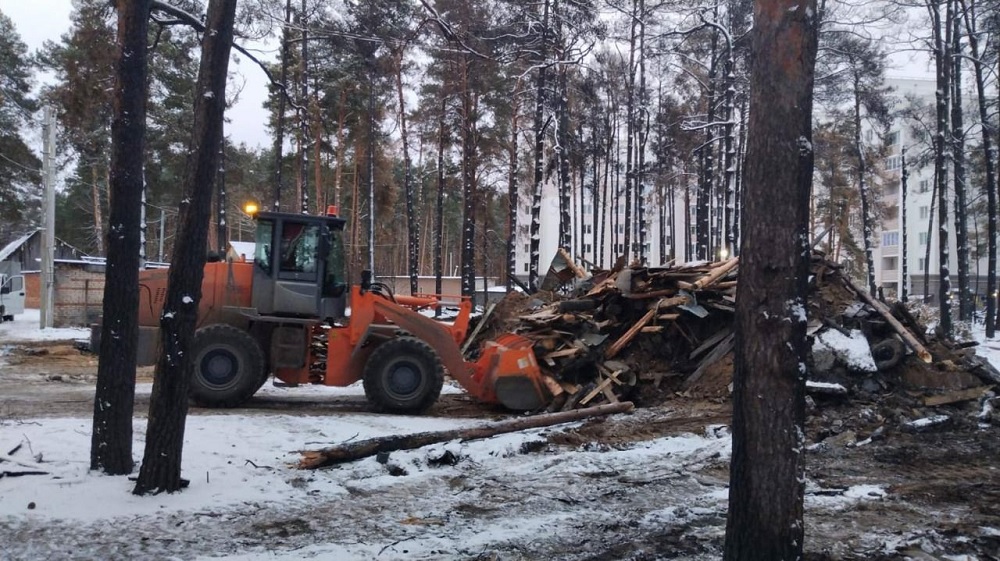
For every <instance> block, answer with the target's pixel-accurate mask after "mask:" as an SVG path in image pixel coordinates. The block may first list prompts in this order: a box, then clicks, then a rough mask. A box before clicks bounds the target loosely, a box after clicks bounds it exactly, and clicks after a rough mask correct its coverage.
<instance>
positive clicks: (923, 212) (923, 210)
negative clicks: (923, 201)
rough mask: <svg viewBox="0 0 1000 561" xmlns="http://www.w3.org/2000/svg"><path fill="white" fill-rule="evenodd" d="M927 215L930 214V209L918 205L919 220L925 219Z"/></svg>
mask: <svg viewBox="0 0 1000 561" xmlns="http://www.w3.org/2000/svg"><path fill="white" fill-rule="evenodd" d="M929 215H930V211H928V210H927V207H925V206H922V207H920V219H921V220H927V216H929Z"/></svg>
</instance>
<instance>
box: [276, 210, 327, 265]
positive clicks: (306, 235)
mask: <svg viewBox="0 0 1000 561" xmlns="http://www.w3.org/2000/svg"><path fill="white" fill-rule="evenodd" d="M319 232H320V228H319V225H318V224H296V223H294V222H285V223H284V224H282V228H281V251H280V256H281V260H280V261H279V265H278V270H279V272H281V273H309V274H312V275H313V276H314V275H315V273H316V258H317V253H318V250H319Z"/></svg>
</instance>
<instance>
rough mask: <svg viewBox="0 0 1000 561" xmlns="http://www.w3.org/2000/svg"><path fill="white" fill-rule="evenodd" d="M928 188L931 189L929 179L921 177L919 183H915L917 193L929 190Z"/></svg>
mask: <svg viewBox="0 0 1000 561" xmlns="http://www.w3.org/2000/svg"><path fill="white" fill-rule="evenodd" d="M930 190H931V180H930V179H921V180H920V183H919V184H918V185H917V192H918V193H926V192H927V191H930Z"/></svg>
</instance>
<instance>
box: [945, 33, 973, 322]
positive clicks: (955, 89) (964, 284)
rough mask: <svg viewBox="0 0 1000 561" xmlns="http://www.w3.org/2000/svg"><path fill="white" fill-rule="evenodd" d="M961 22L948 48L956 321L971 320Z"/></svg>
mask: <svg viewBox="0 0 1000 561" xmlns="http://www.w3.org/2000/svg"><path fill="white" fill-rule="evenodd" d="M960 24H961V20H960V19H959V18H958V17H954V18H953V22H952V38H951V45H952V50H953V56H952V61H953V63H952V80H951V82H952V102H951V148H950V151H951V154H952V159H953V160H954V165H955V169H954V170H953V171H954V177H955V244H956V246H957V249H958V255H957V257H958V318H959V319H960V320H962V321H972V289H971V287H970V279H969V225H968V222H969V220H968V215H969V211H968V208H966V207H967V205H966V191H965V187H966V185H965V175H966V174H965V123H964V119H963V116H962V36H961V33H960V30H961V28H960Z"/></svg>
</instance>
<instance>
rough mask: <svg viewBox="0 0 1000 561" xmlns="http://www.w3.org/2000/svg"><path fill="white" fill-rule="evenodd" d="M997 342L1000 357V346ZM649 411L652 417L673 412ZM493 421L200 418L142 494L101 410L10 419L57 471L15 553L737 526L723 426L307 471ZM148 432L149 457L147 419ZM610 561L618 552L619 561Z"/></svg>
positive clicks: (29, 333)
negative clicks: (322, 457)
mask: <svg viewBox="0 0 1000 561" xmlns="http://www.w3.org/2000/svg"><path fill="white" fill-rule="evenodd" d="M36 314H37V312H36ZM26 315H27V316H28V317H27V318H24V317H19V318H18V320H17V321H15V322H12V323H8V324H3V325H0V346H2V343H4V342H8V341H26V340H47V339H59V338H63V339H77V338H82V337H85V336H86V330H39V329H38V328H37V325H38V324H37V315H36V316H35V317H34V320H32V319H31V314H26ZM982 348H983V350H984V352H987V353H988V354H990V355H997V356H1000V349H993V344H989V345H985V346H983V347H982ZM994 351H997V352H994ZM991 358H993V357H991ZM994 364H997V363H996V362H994ZM4 368H5V367H4V366H3V364H2V363H0V376H3V373H4ZM7 368H9V367H7ZM148 390H149V388H148V385H140V386H139V389H138V391H139V392H148ZM266 391H269V392H275V393H276V392H279V391H281V390H278V389H273V388H272V389H268V390H266ZM308 391H310V392H317V394H323V393H327V392H339V393H337V395H345V396H349V395H352V393H353V394H355V395H357V394H359V393H361V392H362V390H361V388H360V387H351V388H345V389H332V388H322V387H318V388H309V389H308ZM0 401H2V396H0ZM634 415H639V416H645V417H644V418H646V417H648V419H649V421H650V422H651V423H653V422H655V421H657V420H659V419H662V418H664V417H669V416H670V415H671V412H670V411H669V410H666V409H663V410H644V411H640V412H637V413H635V414H634ZM483 422H487V419H486V418H485V416H484V418H483V419H468V418H465V419H452V418H434V417H427V416H423V417H403V416H392V415H376V414H366V413H344V414H333V415H328V416H294V415H289V414H261V412H259V411H258V412H255V413H254V414H246V415H244V414H239V413H237V414H225V415H214V414H208V415H197V416H190V417H189V418H188V421H187V428H186V432H185V446H184V461H183V466H184V469H183V475H184V477H185V478H187V479H189V480H190V487H189V488H188V489H186V490H184V491H183V492H180V493H176V494H171V495H159V496H145V497H137V496H134V495H132V494H131V493H130V491H131V489H132V487H133V482H132V481H131V480H130V478H129V477H124V476H122V477H111V476H105V475H101V474H99V473H94V472H91V471H89V470H88V466H89V447H90V434H91V421H90V419H89V418H38V419H33V418H20V419H9V418H8V419H4V418H2V417H0V458H2V459H5V460H7V461H5V462H0V471H2V470H8V471H12V472H16V471H19V470H23V471H31V470H34V469H39V470H42V471H45V472H47V475H25V476H20V477H2V478H0V559H3V560H25V561H28V560H42V559H45V560H48V559H216V558H222V559H229V560H262V559H268V560H289V561H290V560H292V559H333V560H351V559H486V558H490V559H499V558H503V559H552V558H566V559H584V558H588V555H587V554H586V552H587V551H605V552H609V551H610V552H613V551H615V549H614V547H615V545H614V543H617V542H628V540H629V539H631V538H630V536H639V535H660V534H663V533H664V532H666V533H667V534H669V537H670V538H671V539H676V540H678V544H681V546H685V547H681V546H678V547H681V548H680V549H677V550H676V555H671V556H670V557H669V558H677V559H714V558H718V551H717V550H712V549H708V550H704V549H699V547H703V546H698V545H697V543H698V540H699V539H701V540H706V539H707V540H709V541H711V540H714V543H717V542H718V539H719V536H720V532H722V531H723V530H724V527H725V516H726V504H727V497H728V489H727V481H726V480H724V479H722V478H720V477H718V476H716V475H714V474H717V473H724V472H725V470H726V468H727V467H728V462H729V453H730V446H731V438H730V436H729V432H728V430H727V429H726V428H725V427H723V426H710V427H705V428H704V429H702V430H697V431H694V433H693V434H677V435H671V436H662V437H658V438H651V439H647V440H637V441H632V442H629V443H619V444H613V445H608V444H605V443H600V442H585V443H584V444H582V445H579V444H578V443H568V444H561V445H560V444H554V442H558V441H559V439H558V438H551V437H552V436H553V435H554V434H556V433H559V432H560V431H565V430H567V428H568V427H567V426H561V427H555V428H547V429H537V430H529V431H523V432H518V433H514V434H508V435H502V436H497V437H493V438H490V439H485V440H477V441H470V442H458V441H455V442H450V443H446V444H442V445H436V446H430V447H425V448H422V449H418V450H413V451H404V452H394V453H392V454H391V455H390V456H389V459H388V461H386V462H385V463H380V462H379V461H377V460H376V459H375V458H367V459H363V460H359V461H356V462H352V463H349V464H345V465H342V466H339V467H336V468H329V469H322V470H315V471H305V470H300V469H297V468H296V467H295V463H296V461H297V460H298V458H299V454H298V451H300V450H315V449H318V448H322V447H325V446H330V445H334V444H338V443H343V442H347V441H352V440H357V439H364V438H371V437H376V436H381V435H392V434H409V433H415V432H422V431H432V430H440V429H454V428H461V427H467V426H472V425H476V424H479V423H483ZM578 425H579V424H576V425H570V426H569V427H575V426H578ZM133 426H134V431H135V436H134V438H135V441H134V442H135V444H134V452H133V455H134V457H135V458H136V460H137V461H138V460H140V459H141V456H142V449H143V445H144V430H145V426H146V423H145V420H144V419H142V418H140V417H137V418H136V419H135V421H134V423H133ZM18 446H20V447H21V448H20V450H18V451H16V452H13V450H14V449H15V448H16V447H18ZM17 462H20V463H17ZM137 469H138V466H137ZM809 486H810V488H811V489H812V490H813V491H816V484H815V483H813V482H809ZM885 497H886V491H885V489H884V488H883V486H881V485H879V483H878V482H877V481H874V482H866V483H865V484H864V485H859V486H857V487H855V488H848V489H841V490H839V491H838V492H835V493H826V492H817V493H813V494H810V495H809V498H808V499H807V503H806V508H807V511H811V510H813V511H814V510H821V511H824V512H834V513H836V512H840V511H842V510H844V509H846V508H849V506H850V505H853V504H857V503H861V502H867V501H881V500H884V499H885ZM665 529H666V530H665ZM675 534H676V535H675ZM678 536H679V537H678ZM869 538H870V541H872V542H873V543H890V542H891V540H893V539H898V538H897V537H893V536H879V535H872V536H870V537H869ZM664 539H666V538H664ZM866 539H868V538H866ZM685 540H686V541H685ZM880 540H881V541H880ZM692 542H693V543H695V545H691V543H692ZM588 544H589V545H588ZM685 544H686V545H685ZM610 555H611V556H605V557H601V558H603V559H613V558H616V557H615V556H614V554H613V553H611V554H610Z"/></svg>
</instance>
